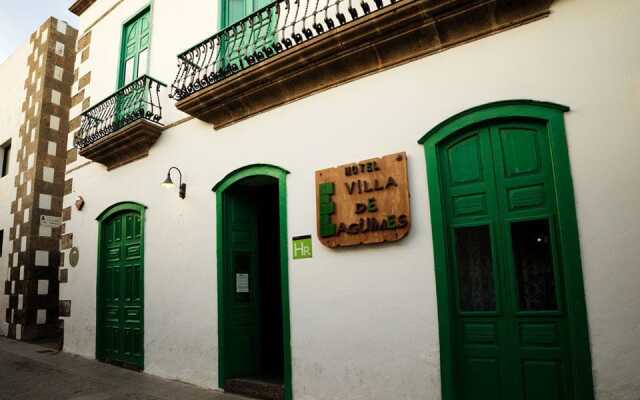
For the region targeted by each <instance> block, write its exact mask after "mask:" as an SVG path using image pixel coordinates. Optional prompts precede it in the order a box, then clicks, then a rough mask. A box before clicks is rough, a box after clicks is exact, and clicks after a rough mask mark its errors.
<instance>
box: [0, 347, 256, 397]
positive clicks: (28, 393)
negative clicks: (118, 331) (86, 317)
mask: <svg viewBox="0 0 640 400" xmlns="http://www.w3.org/2000/svg"><path fill="white" fill-rule="evenodd" d="M5 399H7V400H9V399H12V400H22V399H29V400H121V399H122V400H124V399H130V400H164V399H171V400H175V399H180V400H200V399H203V400H204V399H208V400H243V399H245V398H243V397H239V396H233V395H227V394H223V393H219V392H215V391H211V390H204V389H200V388H197V387H195V386H192V385H188V384H185V383H181V382H176V381H170V380H165V379H160V378H156V377H153V376H150V375H146V374H144V373H139V372H134V371H130V370H127V369H123V368H118V367H114V366H111V365H108V364H104V363H100V362H97V361H92V360H87V359H84V358H81V357H76V356H72V355H69V354H66V353H58V352H56V351H54V350H51V349H49V348H45V347H40V346H35V345H31V344H26V343H21V342H17V341H14V340H10V339H7V338H4V337H0V400H5Z"/></svg>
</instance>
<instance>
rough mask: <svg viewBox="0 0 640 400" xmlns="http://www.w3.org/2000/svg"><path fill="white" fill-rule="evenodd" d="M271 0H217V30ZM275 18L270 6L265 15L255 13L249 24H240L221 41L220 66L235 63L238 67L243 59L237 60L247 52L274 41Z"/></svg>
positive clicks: (249, 53)
mask: <svg viewBox="0 0 640 400" xmlns="http://www.w3.org/2000/svg"><path fill="white" fill-rule="evenodd" d="M272 1H273V0H221V5H222V7H221V9H222V14H221V25H222V26H221V29H224V28H226V27H228V26H231V25H232V24H234V23H236V22H238V21H240V20H241V19H243V18H245V17H247V16H249V15H251V14H253V13H255V12H256V11H258V10H260V9H261V8H262V7H265V6H267V5H268V4H269V3H271V2H272ZM276 17H277V14H276V13H275V8H274V9H273V10H271V12H270V13H269V14H266V13H264V14H261V15H256V16H255V18H254V19H253V20H252V21H251V24H243V25H242V30H234V33H233V34H232V35H230V36H229V37H228V38H227V39H226V40H224V41H222V42H221V47H220V53H221V54H222V57H224V60H222V62H221V64H220V65H222V66H223V67H224V66H226V65H228V64H234V63H235V64H237V65H238V67H241V68H242V67H246V66H247V64H246V62H244V61H241V60H240V59H241V58H242V57H244V56H246V55H251V54H252V53H253V52H255V51H257V50H260V49H262V48H263V47H265V46H270V45H271V44H272V43H273V42H274V41H275V37H274V32H275V27H276V22H277V21H276V19H277V18H276ZM241 64H242V65H241Z"/></svg>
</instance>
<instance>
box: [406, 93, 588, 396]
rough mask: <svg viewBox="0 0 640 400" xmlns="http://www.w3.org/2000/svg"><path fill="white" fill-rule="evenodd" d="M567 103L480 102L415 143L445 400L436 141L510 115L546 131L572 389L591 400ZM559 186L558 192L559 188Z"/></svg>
mask: <svg viewBox="0 0 640 400" xmlns="http://www.w3.org/2000/svg"><path fill="white" fill-rule="evenodd" d="M568 111H569V107H566V106H563V105H559V104H554V103H548V102H539V101H533V100H509V101H500V102H494V103H489V104H484V105H481V106H478V107H474V108H471V109H469V110H466V111H463V112H461V113H459V114H456V115H454V116H452V117H450V118H448V119H447V120H445V121H443V122H442V123H440V124H438V125H437V126H436V127H434V128H433V129H431V130H430V131H429V132H427V133H426V134H425V135H424V136H423V137H422V138H421V139H420V140H418V143H419V144H421V145H423V146H424V154H425V159H426V164H427V185H428V188H429V203H430V213H431V229H432V234H433V246H434V262H435V275H436V296H437V303H438V325H439V336H440V368H441V383H442V385H441V390H442V399H443V400H457V399H459V396H458V394H457V392H456V385H455V382H456V379H455V371H454V368H455V364H454V363H455V349H454V341H453V338H454V334H455V328H454V326H453V321H452V318H453V315H454V313H455V307H456V306H455V304H456V303H455V302H456V300H455V299H454V298H453V294H454V293H453V291H451V290H450V285H449V282H450V281H451V276H450V275H451V273H450V272H449V271H448V268H447V265H448V258H449V257H450V256H449V254H448V252H447V248H446V243H447V234H446V230H445V207H444V204H443V201H444V196H443V195H442V193H441V190H442V189H441V186H440V176H441V174H440V172H439V170H438V169H439V167H438V158H437V147H438V145H439V143H441V142H442V141H443V140H445V139H447V138H448V137H449V136H451V135H455V134H457V133H458V132H460V131H463V130H464V129H465V128H468V127H470V126H473V125H478V124H483V123H487V122H496V121H500V120H508V119H514V118H523V119H530V120H535V121H539V122H542V123H544V124H545V125H546V128H547V132H548V134H549V148H550V153H551V162H552V165H553V168H552V170H553V181H554V184H555V187H556V189H557V190H556V196H557V199H556V201H557V224H558V228H559V229H558V231H559V236H560V237H559V243H562V247H561V249H560V251H559V256H560V259H561V263H562V267H563V272H564V279H565V286H566V287H565V296H567V298H570V299H571V301H570V302H567V304H566V307H567V311H568V312H567V319H568V321H569V324H568V325H569V335H570V338H571V344H570V352H571V356H572V361H573V363H572V367H573V376H574V379H573V384H574V387H573V390H574V394H575V396H576V399H580V400H593V399H594V394H593V375H592V366H591V348H590V344H589V326H588V320H587V307H586V302H585V292H584V280H583V273H582V262H581V257H580V242H579V234H578V223H577V217H576V209H575V198H574V192H573V181H572V178H571V166H570V162H569V150H568V147H567V141H566V133H565V126H564V113H566V112H568ZM560 189H562V190H560Z"/></svg>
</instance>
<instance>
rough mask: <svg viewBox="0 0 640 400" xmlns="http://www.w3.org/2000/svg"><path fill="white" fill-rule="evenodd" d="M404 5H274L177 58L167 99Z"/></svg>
mask: <svg viewBox="0 0 640 400" xmlns="http://www.w3.org/2000/svg"><path fill="white" fill-rule="evenodd" d="M400 1H402V0H361V1H360V2H359V3H358V0H275V1H274V2H273V3H271V4H269V5H267V6H265V7H263V8H261V9H260V10H258V11H256V12H254V13H253V14H251V15H249V16H247V17H245V18H243V19H241V20H239V21H237V22H235V23H234V24H232V25H230V26H229V27H227V28H225V29H223V30H222V31H220V32H218V33H216V34H215V35H213V36H211V37H210V38H208V39H206V40H204V41H202V42H201V43H198V44H196V45H195V46H193V47H191V48H190V49H188V50H187V51H185V52H183V53H181V54H179V55H178V73H177V75H176V78H175V80H174V82H173V84H172V85H171V89H170V95H169V97H172V98H174V99H176V100H181V99H184V98H186V97H188V96H190V95H192V94H194V93H196V92H198V91H200V90H202V89H204V88H206V87H208V86H210V85H212V84H214V83H217V82H219V81H222V80H224V79H226V78H228V77H229V76H232V75H234V74H236V73H238V72H240V71H242V70H244V69H246V68H248V67H250V66H253V65H256V64H258V63H260V62H262V61H264V60H267V59H269V58H271V57H273V56H275V55H277V54H280V53H282V52H286V51H288V50H290V49H293V48H295V47H296V46H299V45H301V44H303V43H304V42H306V41H308V40H310V39H312V38H314V37H317V36H321V35H323V34H326V33H328V32H330V31H332V30H334V29H336V28H338V27H340V26H344V25H348V24H350V23H351V22H353V21H355V20H357V19H358V18H360V17H362V16H365V15H368V14H371V13H374V12H377V11H379V10H381V9H383V8H385V7H387V6H389V5H391V4H393V3H396V2H400Z"/></svg>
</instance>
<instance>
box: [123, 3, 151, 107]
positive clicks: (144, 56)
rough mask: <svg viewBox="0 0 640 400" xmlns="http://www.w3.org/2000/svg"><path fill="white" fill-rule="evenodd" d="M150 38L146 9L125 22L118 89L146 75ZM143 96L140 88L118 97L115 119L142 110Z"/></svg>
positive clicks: (148, 14)
mask: <svg viewBox="0 0 640 400" xmlns="http://www.w3.org/2000/svg"><path fill="white" fill-rule="evenodd" d="M150 38H151V11H150V9H146V10H145V11H143V12H142V13H140V14H138V15H137V16H136V17H134V18H133V19H132V20H130V21H129V22H127V23H126V24H125V25H124V27H123V29H122V44H121V50H120V65H119V74H118V89H121V88H123V87H125V86H126V85H128V84H130V83H131V82H133V81H135V80H136V79H138V78H139V77H141V76H142V75H145V74H147V73H148V63H149V44H150V41H151V40H150ZM144 96H145V91H144V90H143V88H142V87H141V88H139V89H137V90H131V91H128V93H126V95H123V96H120V97H118V98H117V100H116V101H117V103H116V107H117V110H116V119H123V118H124V117H125V116H127V115H129V114H131V113H133V112H136V111H138V110H140V109H141V108H143V107H144V100H145V98H144Z"/></svg>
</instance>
